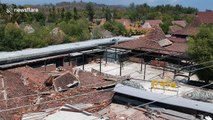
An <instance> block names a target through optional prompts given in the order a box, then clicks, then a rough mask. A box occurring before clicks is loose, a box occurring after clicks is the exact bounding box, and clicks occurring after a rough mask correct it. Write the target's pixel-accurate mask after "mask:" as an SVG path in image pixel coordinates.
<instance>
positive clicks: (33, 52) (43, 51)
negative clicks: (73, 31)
mask: <svg viewBox="0 0 213 120" xmlns="http://www.w3.org/2000/svg"><path fill="white" fill-rule="evenodd" d="M114 39H116V40H117V42H124V41H129V40H133V39H135V38H131V37H113V38H106V39H95V40H88V41H84V42H76V43H69V44H60V45H52V46H48V47H44V48H35V49H25V50H20V51H14V52H0V61H5V60H11V59H21V58H28V57H32V56H33V57H36V56H45V55H48V54H53V53H61V52H64V51H72V50H75V49H82V48H90V47H95V46H99V45H104V44H110V43H115V42H116V41H114Z"/></svg>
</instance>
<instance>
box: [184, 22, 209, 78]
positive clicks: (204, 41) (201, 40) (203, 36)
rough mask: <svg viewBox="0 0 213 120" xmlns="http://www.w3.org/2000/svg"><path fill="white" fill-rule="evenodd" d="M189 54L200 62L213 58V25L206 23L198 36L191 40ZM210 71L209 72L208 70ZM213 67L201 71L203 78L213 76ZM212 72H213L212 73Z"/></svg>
mask: <svg viewBox="0 0 213 120" xmlns="http://www.w3.org/2000/svg"><path fill="white" fill-rule="evenodd" d="M188 54H189V55H190V56H191V57H192V58H194V59H196V60H197V62H198V63H200V62H205V61H210V60H213V26H212V25H208V26H206V25H204V26H202V27H201V28H200V32H199V33H198V34H197V35H196V36H192V37H191V38H190V40H189V49H188ZM207 71H208V72H207ZM212 72H213V68H211V69H208V70H207V69H206V70H201V71H199V75H200V76H201V77H202V78H201V79H204V80H209V78H212V76H210V75H212ZM210 73H211V74H210Z"/></svg>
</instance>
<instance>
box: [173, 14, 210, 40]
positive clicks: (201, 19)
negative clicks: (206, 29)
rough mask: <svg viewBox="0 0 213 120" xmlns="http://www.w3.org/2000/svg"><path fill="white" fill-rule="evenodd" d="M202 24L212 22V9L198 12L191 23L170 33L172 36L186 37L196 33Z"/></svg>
mask: <svg viewBox="0 0 213 120" xmlns="http://www.w3.org/2000/svg"><path fill="white" fill-rule="evenodd" d="M203 24H213V11H206V12H198V13H197V14H196V17H195V18H194V20H193V21H192V23H191V24H189V25H187V26H186V27H185V28H184V29H182V30H178V31H176V32H174V33H172V35H173V36H177V37H184V38H185V37H187V36H191V35H196V34H197V33H198V32H199V27H200V26H201V25H203Z"/></svg>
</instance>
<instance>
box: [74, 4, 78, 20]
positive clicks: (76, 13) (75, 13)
mask: <svg viewBox="0 0 213 120" xmlns="http://www.w3.org/2000/svg"><path fill="white" fill-rule="evenodd" d="M73 18H74V20H77V19H78V11H77V8H76V7H74V8H73Z"/></svg>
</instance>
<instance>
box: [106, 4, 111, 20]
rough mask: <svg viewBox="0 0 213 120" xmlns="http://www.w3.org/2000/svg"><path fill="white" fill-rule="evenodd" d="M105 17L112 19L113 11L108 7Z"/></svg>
mask: <svg viewBox="0 0 213 120" xmlns="http://www.w3.org/2000/svg"><path fill="white" fill-rule="evenodd" d="M105 18H106V21H111V19H112V15H111V11H110V9H109V8H108V7H107V8H106V9H105Z"/></svg>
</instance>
